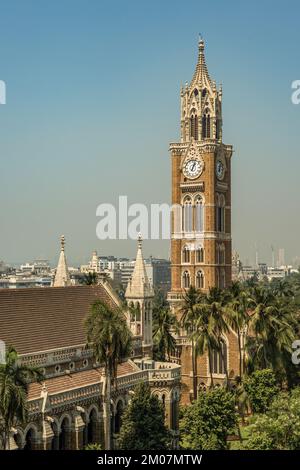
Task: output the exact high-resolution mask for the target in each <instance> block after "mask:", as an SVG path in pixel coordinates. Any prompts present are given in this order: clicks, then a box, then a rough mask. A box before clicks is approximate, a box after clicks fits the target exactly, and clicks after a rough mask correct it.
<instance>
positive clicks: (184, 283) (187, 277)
mask: <svg viewBox="0 0 300 470" xmlns="http://www.w3.org/2000/svg"><path fill="white" fill-rule="evenodd" d="M190 285H191V281H190V273H189V272H188V271H184V273H183V276H182V287H183V288H184V289H188V288H189V287H190Z"/></svg>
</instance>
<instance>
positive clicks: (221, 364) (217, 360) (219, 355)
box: [210, 341, 227, 374]
mask: <svg viewBox="0 0 300 470" xmlns="http://www.w3.org/2000/svg"><path fill="white" fill-rule="evenodd" d="M210 366H211V369H212V370H211V372H212V373H213V374H225V373H226V368H227V345H226V343H225V341H223V342H222V343H221V351H216V350H214V351H212V352H211V353H210Z"/></svg>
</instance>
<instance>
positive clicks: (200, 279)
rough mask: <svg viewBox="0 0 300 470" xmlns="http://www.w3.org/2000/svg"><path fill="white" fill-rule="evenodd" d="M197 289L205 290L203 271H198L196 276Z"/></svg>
mask: <svg viewBox="0 0 300 470" xmlns="http://www.w3.org/2000/svg"><path fill="white" fill-rule="evenodd" d="M196 288H197V289H203V288H204V274H203V272H202V271H198V272H197V275H196Z"/></svg>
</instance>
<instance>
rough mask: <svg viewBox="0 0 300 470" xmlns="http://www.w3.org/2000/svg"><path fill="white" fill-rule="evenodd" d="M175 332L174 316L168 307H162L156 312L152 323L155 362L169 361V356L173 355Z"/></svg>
mask: <svg viewBox="0 0 300 470" xmlns="http://www.w3.org/2000/svg"><path fill="white" fill-rule="evenodd" d="M177 330H178V327H177V321H176V317H175V315H174V314H173V313H172V312H171V311H170V309H169V308H168V307H163V308H162V309H161V310H159V311H158V312H157V314H156V318H155V320H154V322H153V340H154V348H155V356H156V357H155V358H156V359H157V360H160V361H165V360H166V359H168V360H170V356H171V355H172V354H174V352H175V347H176V341H175V338H174V336H173V333H174V332H176V331H177Z"/></svg>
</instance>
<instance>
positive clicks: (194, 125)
mask: <svg viewBox="0 0 300 470" xmlns="http://www.w3.org/2000/svg"><path fill="white" fill-rule="evenodd" d="M190 129H191V137H193V138H194V139H195V140H198V116H197V114H196V113H193V114H192V115H191V119H190Z"/></svg>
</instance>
